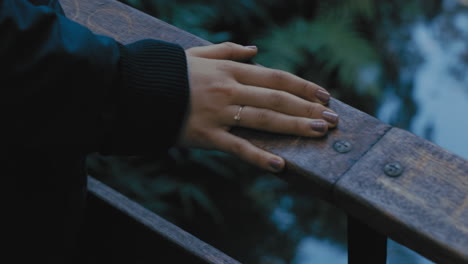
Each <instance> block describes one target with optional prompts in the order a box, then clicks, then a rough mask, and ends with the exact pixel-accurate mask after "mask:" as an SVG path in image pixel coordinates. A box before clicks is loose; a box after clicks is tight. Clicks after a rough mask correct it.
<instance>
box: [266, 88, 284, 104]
mask: <svg viewBox="0 0 468 264" xmlns="http://www.w3.org/2000/svg"><path fill="white" fill-rule="evenodd" d="M269 97H270V98H269V100H270V104H271V106H272V107H273V108H279V107H281V106H283V105H284V101H285V99H286V98H285V97H286V94H285V92H282V91H274V92H271V94H270V96H269Z"/></svg>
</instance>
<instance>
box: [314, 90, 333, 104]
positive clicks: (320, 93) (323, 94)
mask: <svg viewBox="0 0 468 264" xmlns="http://www.w3.org/2000/svg"><path fill="white" fill-rule="evenodd" d="M315 96H317V98H318V99H319V100H320V101H321V102H322V103H328V101H330V94H329V93H328V92H327V91H325V90H322V89H318V90H317V92H315Z"/></svg>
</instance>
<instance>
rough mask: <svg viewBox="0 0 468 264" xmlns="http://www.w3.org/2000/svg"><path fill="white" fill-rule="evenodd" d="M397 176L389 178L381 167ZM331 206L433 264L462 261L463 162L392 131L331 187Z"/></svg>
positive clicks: (467, 247) (467, 195)
mask: <svg viewBox="0 0 468 264" xmlns="http://www.w3.org/2000/svg"><path fill="white" fill-rule="evenodd" d="M391 162H399V163H400V164H401V166H402V168H403V173H402V174H401V175H400V176H399V177H389V176H387V175H386V174H385V173H384V167H385V165H386V164H387V163H391ZM335 195H336V204H337V205H338V206H339V207H340V208H344V209H345V210H346V211H347V212H349V213H353V212H358V213H357V214H355V213H354V214H353V215H355V216H356V217H357V218H359V219H360V220H362V221H363V222H365V223H368V224H369V225H370V226H372V227H374V228H375V229H377V230H382V231H383V232H384V233H385V234H386V235H388V236H389V237H391V238H392V239H394V240H396V241H398V242H400V243H402V244H404V245H406V246H408V247H410V248H412V249H414V250H415V251H418V252H420V253H422V254H423V255H425V256H427V257H429V258H430V259H432V260H434V261H436V263H468V162H467V161H466V160H465V159H462V158H460V157H457V156H455V155H453V154H451V153H449V152H447V151H445V150H443V149H441V148H440V147H438V146H436V145H434V144H432V143H430V142H428V141H426V140H423V139H421V138H418V137H417V136H415V135H413V134H411V133H409V132H407V131H404V130H401V129H397V128H392V129H391V130H390V131H389V132H388V133H387V134H386V135H385V136H384V137H383V138H382V139H381V140H380V141H379V142H378V143H377V144H376V145H375V146H374V147H373V148H372V149H371V150H370V151H369V152H368V153H366V155H364V157H362V158H361V159H360V160H359V161H358V162H357V163H356V164H355V165H354V166H353V167H352V168H351V169H350V170H349V171H348V172H347V173H346V174H345V175H344V176H343V177H341V179H340V181H339V182H338V183H337V185H336V189H335Z"/></svg>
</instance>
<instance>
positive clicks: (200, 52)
mask: <svg viewBox="0 0 468 264" xmlns="http://www.w3.org/2000/svg"><path fill="white" fill-rule="evenodd" d="M186 52H187V55H190V56H195V57H201V58H206V59H216V60H233V61H248V60H250V59H252V58H253V57H255V55H257V47H256V46H242V45H239V44H235V43H232V42H223V43H221V44H213V45H208V46H203V47H195V48H190V49H188V50H187V51H186Z"/></svg>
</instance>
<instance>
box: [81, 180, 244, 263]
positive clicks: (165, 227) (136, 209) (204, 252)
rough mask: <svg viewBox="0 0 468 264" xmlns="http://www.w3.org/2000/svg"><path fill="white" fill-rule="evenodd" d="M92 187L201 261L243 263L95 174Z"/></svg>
mask: <svg viewBox="0 0 468 264" xmlns="http://www.w3.org/2000/svg"><path fill="white" fill-rule="evenodd" d="M88 189H89V191H90V192H91V195H94V196H96V197H98V198H99V199H101V200H102V201H104V202H105V203H107V204H108V205H109V206H111V207H112V208H115V209H117V210H119V211H120V212H122V213H124V214H126V215H128V217H129V218H130V219H133V220H135V221H136V222H138V223H140V224H142V225H144V226H145V227H146V228H147V229H148V232H152V233H155V234H158V235H159V236H161V237H163V238H164V239H166V240H167V241H168V242H169V243H172V244H175V245H177V246H179V247H181V248H183V250H184V251H187V252H189V253H191V254H193V255H194V256H196V257H198V258H199V259H200V260H202V262H200V263H212V264H239V262H238V261H236V260H234V259H232V258H231V257H229V256H227V255H226V254H224V253H222V252H221V251H219V250H217V249H215V248H214V247H212V246H210V245H208V244H207V243H205V242H203V241H201V240H200V239H198V238H196V237H194V236H193V235H191V234H189V233H187V232H186V231H184V230H182V229H181V228H179V227H177V226H176V225H174V224H172V223H170V222H168V221H166V220H164V219H163V218H161V217H160V216H158V215H156V214H154V213H153V212H151V211H149V210H147V209H146V208H144V207H142V206H141V205H139V204H137V203H135V202H134V201H131V200H130V199H128V198H127V197H125V196H124V195H122V194H120V193H118V192H117V191H115V190H113V189H111V188H110V187H108V186H107V185H105V184H102V183H101V182H99V181H98V180H96V179H94V178H92V177H88ZM129 221H130V220H129ZM123 228H125V226H123ZM155 259H157V255H155Z"/></svg>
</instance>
